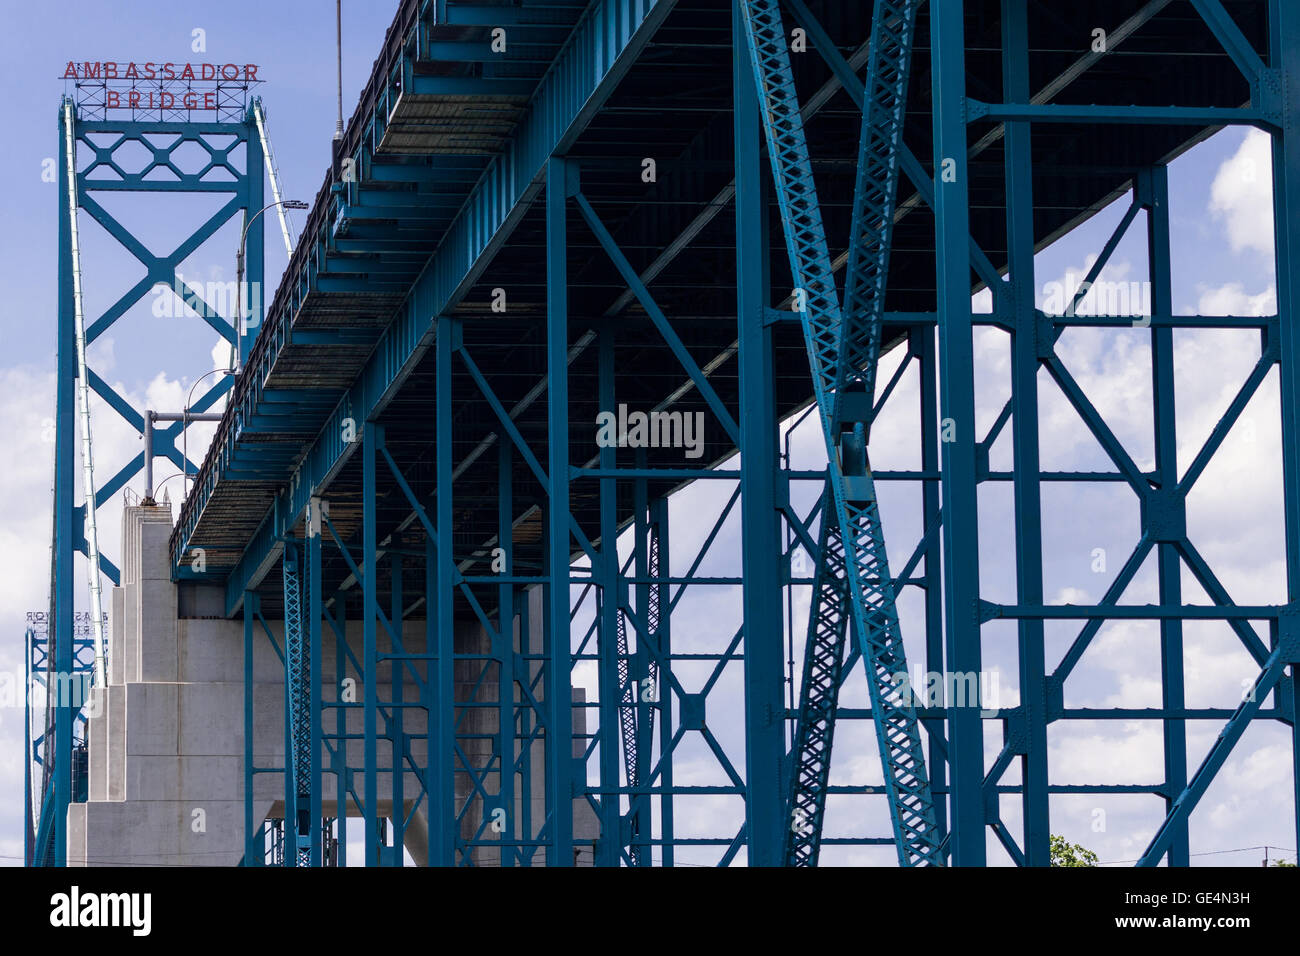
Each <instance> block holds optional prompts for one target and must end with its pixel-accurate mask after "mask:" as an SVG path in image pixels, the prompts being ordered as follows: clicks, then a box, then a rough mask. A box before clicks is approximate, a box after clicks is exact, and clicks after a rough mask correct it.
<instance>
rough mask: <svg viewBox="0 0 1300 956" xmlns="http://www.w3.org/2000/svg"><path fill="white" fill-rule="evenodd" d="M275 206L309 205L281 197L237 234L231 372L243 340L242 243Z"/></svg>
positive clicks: (289, 207)
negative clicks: (257, 222) (264, 214)
mask: <svg viewBox="0 0 1300 956" xmlns="http://www.w3.org/2000/svg"><path fill="white" fill-rule="evenodd" d="M276 206H283V207H284V208H285V209H309V208H310V207H309V206H308V205H307V204H306V203H305V202H303V201H302V200H301V199H281V200H279V201H278V202H273V203H270V204H268V205H266V206H263V207H262V208H261V209H259V210H258V211H257V212H255V213H253V215H252V216H250V217H249V220H248V222H246V223H245V224H244V231H243V232H242V233H241V234H240V236H239V251H238V252H236V253H235V346H234V348H233V349H231V352H230V370H231V371H232V372H233V371H234V370H235V368H236V367H237V358H238V355H239V346H240V344H241V343H242V342H243V341H244V329H243V316H242V315H241V314H240V312H241V309H240V305H241V304H242V302H243V298H244V296H243V292H244V244H245V243H246V242H247V241H248V230H249V229H251V228H252V227H253V223H254V222H255V221H256V220H257V217H258V216H260V215H262V213H264V212H266V211H267V210H268V209H274V208H275V207H276Z"/></svg>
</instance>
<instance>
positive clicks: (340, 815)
mask: <svg viewBox="0 0 1300 956" xmlns="http://www.w3.org/2000/svg"><path fill="white" fill-rule="evenodd" d="M333 611H334V625H335V626H334V734H335V738H334V749H333V751H332V752H331V754H330V768H331V770H332V771H333V772H334V788H335V789H334V793H335V797H336V800H335V814H334V818H335V819H336V820H337V821H338V823H337V830H336V832H335V838H336V839H337V841H338V862H337V864H336V865H338V866H340V867H346V866H347V865H348V791H349V790H351V789H352V771H351V769H350V768H349V767H348V749H347V748H348V737H347V734H348V708H347V707H345V706H343V705H344V700H343V696H344V694H343V681H344V680H346V679H347V676H348V658H347V651H348V601H347V597H346V596H345V595H344V592H341V591H340V592H338V594H337V597H336V598H335V601H334V608H333ZM355 698H356V695H355V694H353V699H354V700H355Z"/></svg>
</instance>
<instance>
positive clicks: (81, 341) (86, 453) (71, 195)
mask: <svg viewBox="0 0 1300 956" xmlns="http://www.w3.org/2000/svg"><path fill="white" fill-rule="evenodd" d="M74 122H75V119H74V117H73V113H72V101H71V100H65V101H64V103H63V139H64V152H65V153H66V155H67V163H68V220H69V222H68V225H69V232H68V234H69V236H70V238H71V246H72V303H73V312H74V314H75V316H76V326H77V414H78V417H79V418H80V419H81V474H82V482H83V484H84V485H85V494H86V505H85V507H86V558H87V560H88V561H89V564H90V571H89V576H90V614H91V621H92V623H93V626H94V629H95V630H94V634H95V671H94V683H95V684H97V685H99V686H100V687H102V686H104V613H103V601H102V600H101V597H100V583H99V533H98V531H97V530H96V526H95V463H94V458H93V456H92V454H91V441H90V376H89V374H88V372H87V369H86V316H85V313H84V312H83V311H82V308H81V250H80V248H79V246H78V239H77V142H76V137H74V136H73V134H72V126H73V123H74ZM71 636H72V635H68V637H69V638H71Z"/></svg>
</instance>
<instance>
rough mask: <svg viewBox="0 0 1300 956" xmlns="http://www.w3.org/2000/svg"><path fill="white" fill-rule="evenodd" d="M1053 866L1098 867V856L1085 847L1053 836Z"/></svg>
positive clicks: (1061, 837)
mask: <svg viewBox="0 0 1300 956" xmlns="http://www.w3.org/2000/svg"><path fill="white" fill-rule="evenodd" d="M1051 859H1052V866H1096V865H1097V854H1096V853H1093V852H1092V851H1091V850H1089V849H1088V848H1087V847H1085V846H1080V845H1079V844H1077V843H1071V842H1069V841H1068V840H1066V839H1065V837H1063V836H1057V835H1056V834H1053V835H1052V856H1051Z"/></svg>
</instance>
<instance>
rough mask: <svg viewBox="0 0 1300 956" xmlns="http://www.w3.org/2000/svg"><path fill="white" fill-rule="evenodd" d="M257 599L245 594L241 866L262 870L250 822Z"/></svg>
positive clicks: (254, 824) (258, 829) (257, 830)
mask: <svg viewBox="0 0 1300 956" xmlns="http://www.w3.org/2000/svg"><path fill="white" fill-rule="evenodd" d="M257 602H258V596H257V594H256V593H254V592H253V591H245V592H244V866H261V865H262V863H263V862H264V859H265V855H266V854H265V850H264V848H263V846H262V843H261V840H260V839H259V837H261V835H262V823H261V821H260V820H259V821H254V820H253V781H254V778H255V776H256V775H255V774H254V773H253V759H254V748H253V727H254V724H253V622H254V621H255V620H256V618H257V614H256V612H257Z"/></svg>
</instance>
